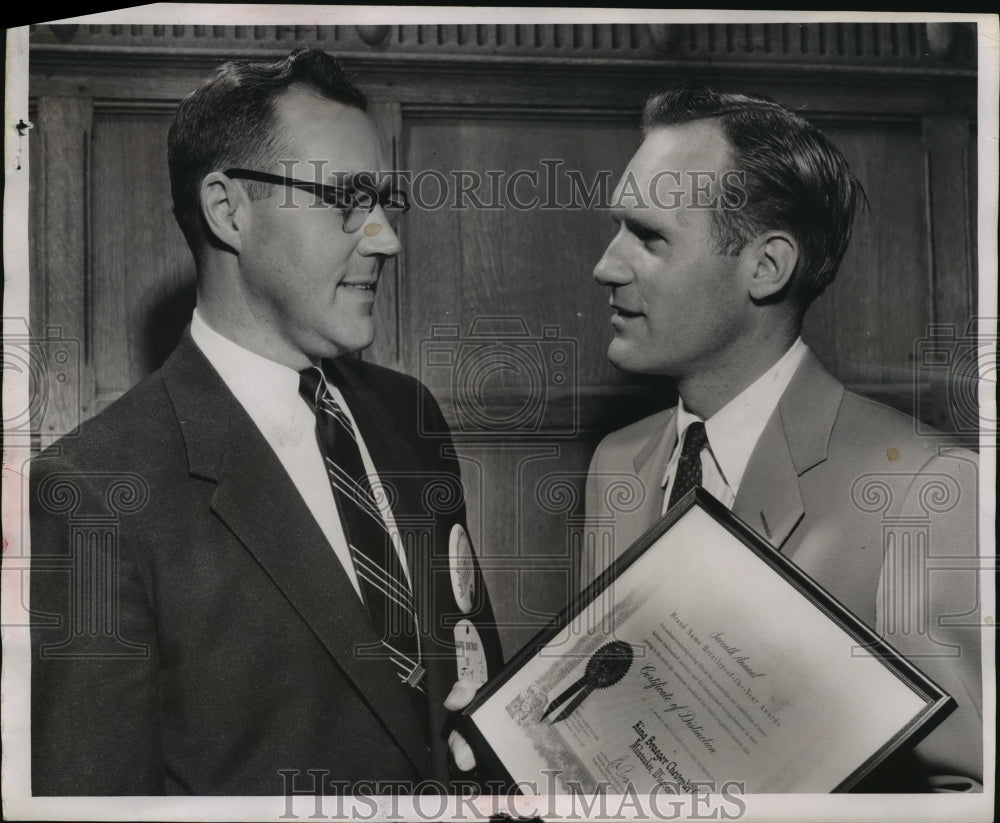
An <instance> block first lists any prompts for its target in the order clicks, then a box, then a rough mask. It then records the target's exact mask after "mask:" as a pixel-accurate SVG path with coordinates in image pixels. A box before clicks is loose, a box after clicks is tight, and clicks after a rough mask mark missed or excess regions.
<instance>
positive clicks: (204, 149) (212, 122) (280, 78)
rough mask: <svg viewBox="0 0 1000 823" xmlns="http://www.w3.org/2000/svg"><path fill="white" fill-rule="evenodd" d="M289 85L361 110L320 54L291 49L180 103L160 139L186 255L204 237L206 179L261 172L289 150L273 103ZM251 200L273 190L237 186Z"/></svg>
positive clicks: (223, 73)
mask: <svg viewBox="0 0 1000 823" xmlns="http://www.w3.org/2000/svg"><path fill="white" fill-rule="evenodd" d="M293 86H302V87H305V88H307V89H309V90H311V91H313V92H315V93H317V94H319V95H321V96H322V97H326V98H328V99H330V100H334V101H336V102H338V103H343V104H345V105H348V106H353V107H355V108H358V109H361V111H367V108H368V101H367V99H366V98H365V95H364V94H363V93H362V92H361V91H360V90H359V89H358V88H356V87H355V86H354V85H353V84H352V83H351V81H350V80H349V79H348V77H347V74H346V73H345V71H344V69H343V67H342V66H341V65H340V63H339V62H338V61H337V59H336V58H335V57H333V56H332V55H330V54H327V53H326V52H324V51H320V50H319V49H296V50H295V51H293V52H291V53H290V54H289V55H288V56H287V57H285V58H284V59H282V60H277V61H274V62H270V63H258V62H253V61H250V60H233V61H231V62H228V63H224V64H223V65H221V66H220V67H219V68H218V69H217V70H216V72H215V74H214V75H213V76H212V77H211V78H210V79H209V80H207V81H206V82H205V83H204V84H202V85H201V86H200V87H199V88H197V89H195V90H194V91H193V92H191V94H189V95H188V96H187V97H186V98H184V100H183V101H182V102H181V104H180V107H179V108H178V109H177V113H176V115H175V116H174V121H173V123H172V124H171V126H170V133H169V135H168V137H167V162H168V164H169V166H170V193H171V196H172V197H173V202H174V216H175V217H176V218H177V222H178V224H179V225H180V227H181V230H182V231H183V232H184V236H185V238H186V239H187V241H188V245H189V246H191V248H192V250H194V249H195V248H196V245H197V243H198V241H199V239H200V238H201V237H203V236H204V234H203V231H202V227H201V223H202V220H201V211H200V207H199V191H200V188H201V181H202V180H203V179H204V178H205V175H207V174H210V173H211V172H213V171H222V170H224V169H227V168H233V167H240V168H250V169H258V170H267V169H268V168H270V167H271V166H272V165H273V164H274V163H275V162H276V161H277V160H278V159H281V157H282V155H283V154H287V153H289V152H290V150H291V146H290V145H289V139H290V137H293V136H290V135H283V134H278V133H277V132H278V129H277V117H276V114H275V101H276V100H277V99H278V98H279V97H280V96H281V95H282V94H284V93H285V92H287V91H288V90H289V89H291V88H292V87H293ZM243 185H244V186H245V188H246V190H247V194H248V195H249V196H250V198H251V199H252V200H260V199H263V198H265V197H268V196H269V195H270V194H271V191H272V190H273V187H270V186H268V185H267V184H265V183H256V182H249V181H248V182H244V184H243Z"/></svg>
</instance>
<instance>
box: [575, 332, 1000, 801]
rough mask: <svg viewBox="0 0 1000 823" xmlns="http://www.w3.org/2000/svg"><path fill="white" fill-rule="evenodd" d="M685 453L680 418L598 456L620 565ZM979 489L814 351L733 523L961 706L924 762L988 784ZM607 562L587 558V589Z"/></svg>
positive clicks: (749, 473)
mask: <svg viewBox="0 0 1000 823" xmlns="http://www.w3.org/2000/svg"><path fill="white" fill-rule="evenodd" d="M676 441H677V424H676V420H675V416H674V409H670V410H667V411H664V412H660V413H658V414H655V415H652V416H651V417H647V418H645V419H644V420H640V421H639V422H637V423H634V424H633V425H631V426H628V427H626V428H624V429H621V430H619V431H616V432H613V433H612V434H610V435H608V436H607V437H606V438H604V440H603V441H602V442H601V443H600V445H599V446H598V448H597V451H596V452H595V453H594V456H593V459H592V461H591V465H590V474H589V477H588V481H587V514H588V519H591V522H596V521H598V520H600V521H601V522H603V523H605V524H607V523H612V524H613V526H612V528H613V531H614V555H615V556H616V557H617V556H618V555H620V554H622V553H623V552H624V551H625V550H626V549H627V548H628V547H629V546H630V545H631V544H632V543H633V542H634V541H635V540H636V539H637V538H638V537H639V536H640V535H641V534H642V533H643V532H644V531H646V529H648V528H649V527H650V526H651V525H652V524H653V523H655V522H656V520H657V519H658V518H659V517H660V508H661V505H662V502H663V489H662V488H661V485H660V484H661V481H662V478H663V473H664V469H665V467H666V464H667V461H668V459H669V457H670V455H671V453H672V452H673V449H674V445H675V443H676ZM628 483H632V484H633V488H632V489H631V490H628V491H624V492H623V489H626V488H627V484H628ZM977 489H978V461H977V457H976V455H974V454H973V453H971V452H969V451H966V450H964V449H957V448H951V447H949V446H948V444H947V441H945V440H944V439H943V438H941V437H926V436H920V435H918V434H917V433H916V427H915V421H914V420H913V419H912V418H910V417H908V416H906V415H904V414H900V413H899V412H897V411H894V410H892V409H889V408H887V407H885V406H882V405H880V404H879V403H876V402H874V401H871V400H868V399H866V398H863V397H859V396H858V395H855V394H853V393H851V392H848V391H846V390H845V389H844V386H843V385H842V384H841V383H840V382H839V381H837V380H836V379H835V378H834V377H833V376H831V375H830V374H829V373H828V372H827V371H826V370H825V369H824V368H823V366H822V365H821V364H820V362H819V361H818V360H817V359H816V357H815V356H814V355H813V354H812V353H811V352H810V353H809V354H808V355H807V357H806V358H805V360H804V361H803V362H802V364H801V365H800V366H799V368H798V370H797V371H796V373H795V375H794V377H793V378H792V381H791V383H790V384H789V386H788V388H787V389H786V390H785V393H784V394H783V395H782V397H781V400H780V401H779V403H778V407H777V409H776V410H775V412H774V413H773V415H772V416H771V418H770V419H769V420H768V422H767V425H766V426H765V428H764V431H763V433H762V434H761V437H760V440H759V441H758V442H757V445H756V447H755V448H754V451H753V453H752V455H751V457H750V461H749V463H748V465H747V468H746V472H745V474H744V476H743V480H742V483H741V485H740V488H739V491H738V493H737V496H736V500H735V503H734V505H733V512H734V513H735V514H736V515H737V516H738V517H740V518H741V519H742V520H743V521H745V522H746V523H747V524H748V525H749V526H750V527H751V528H752V529H754V530H755V531H756V532H757V533H759V534H760V535H761V536H762V537H763V538H764V539H766V540H767V541H768V542H769V543H770V544H771V545H772V546H774V547H775V548H777V549H779V550H780V551H781V552H782V554H783V555H784V556H785V557H787V558H789V559H790V560H792V561H793V562H794V563H795V564H796V565H798V566H799V567H800V568H801V569H803V571H805V572H806V573H807V574H809V575H810V576H811V577H812V578H813V579H815V580H816V581H817V582H818V583H819V584H820V585H822V586H823V587H824V588H826V589H827V591H829V592H830V593H831V594H833V595H834V596H835V597H836V598H837V599H838V600H840V601H841V602H842V603H843V604H844V605H845V606H847V607H848V608H849V609H850V610H851V611H853V612H854V613H855V614H856V615H857V616H858V617H859V618H860V619H861V620H863V621H864V622H865V623H867V624H868V625H869V626H871V627H873V628H874V629H875V630H876V631H877V632H878V633H879V634H881V635H882V636H883V637H884V638H885V639H886V640H887V641H888V642H889V643H890V644H892V645H893V646H894V647H896V648H897V649H898V650H899V651H900V652H902V653H903V654H904V655H906V656H907V657H908V658H909V659H910V660H911V661H912V662H913V663H914V664H915V665H917V666H918V667H919V668H920V669H921V670H923V671H924V672H925V673H926V674H927V675H928V676H929V677H930V678H931V679H933V680H934V681H936V682H937V683H938V685H940V686H941V687H942V688H944V689H945V690H946V691H947V692H948V693H949V694H951V695H952V696H953V697H954V698H955V700H956V701H957V702H958V709H957V710H956V711H955V712H954V713H953V714H952V715H951V716H949V717H948V718H947V719H946V720H945V721H944V722H943V723H942V724H941V725H940V726H939V727H938V728H937V729H936V730H934V731H933V732H932V733H931V734H930V735H928V737H927V738H926V739H925V740H924V741H923V742H921V743H920V744H919V745H918V746H917V748H916V749H915V755H916V757H917V758H918V759H919V760H920V761H922V762H921V764H920V765H921V769H922V770H924V769H926V772H927V774H936V775H961V776H964V777H968V778H972V779H974V780H975V781H977V782H981V781H982V771H983V765H982V763H983V756H982V754H983V753H982V682H981V675H980V671H981V669H980V657H981V654H980V634H981V633H980V628H979V615H978V607H979V586H978V579H979V578H978V566H977V563H978V556H977V555H978V525H977V512H978V504H977ZM610 560H611V558H609V557H604V558H597V557H594V556H589V557H585V558H584V559H583V576H584V581H583V582H584V584H586V583H588V582H589V581H590V580H591V579H593V577H595V576H596V575H597V574H598V573H599V572H600V571H601V570H602V569H603V568H604V567H605V566H606V565H608V562H610ZM933 779H934V780H936V781H938V782H940V778H933ZM959 785H961V783H959ZM970 785H972V784H970ZM972 788H976V786H975V785H972Z"/></svg>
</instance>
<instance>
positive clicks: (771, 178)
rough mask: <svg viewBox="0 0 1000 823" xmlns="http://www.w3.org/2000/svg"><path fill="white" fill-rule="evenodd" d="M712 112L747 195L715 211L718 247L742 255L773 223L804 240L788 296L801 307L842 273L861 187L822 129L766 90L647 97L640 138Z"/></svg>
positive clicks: (684, 91) (690, 90) (862, 199)
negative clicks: (743, 200)
mask: <svg viewBox="0 0 1000 823" xmlns="http://www.w3.org/2000/svg"><path fill="white" fill-rule="evenodd" d="M707 119H711V120H716V121H717V122H718V123H719V126H720V128H721V129H722V132H723V134H724V135H725V137H726V140H727V141H728V143H729V146H730V148H731V151H732V155H733V157H732V159H733V163H734V165H735V168H736V170H737V171H739V172H741V173H742V174H743V186H744V189H745V192H746V195H747V200H746V203H745V205H744V206H743V207H742V208H739V209H730V210H727V209H716V210H715V211H714V212H713V218H714V220H715V235H716V241H717V247H718V248H717V250H718V251H719V252H720V253H722V254H734V255H735V254H739V253H740V251H742V250H743V249H744V248H745V247H746V245H747V243H748V242H750V241H751V240H752V239H753V238H754V237H756V236H758V235H759V234H760V233H762V232H764V231H767V230H768V229H781V230H784V231H787V232H788V233H789V234H791V235H792V236H793V237H794V238H795V239H796V241H798V245H799V260H798V263H797V265H796V267H795V272H794V273H793V276H792V283H791V286H790V295H791V296H792V297H793V298H794V299H795V300H796V301H797V302H798V303H799V304H800V305H801V306H802V308H803V310H804V309H805V308H806V307H808V305H809V304H810V303H812V301H813V300H815V299H816V298H817V297H818V296H819V295H820V294H822V292H823V290H824V289H825V288H826V287H827V286H828V285H829V284H830V283H831V282H832V281H833V278H834V275H836V273H837V269H838V267H839V266H840V261H841V259H842V258H843V256H844V252H845V251H846V250H847V244H848V242H849V241H850V238H851V228H852V226H853V224H854V216H855V213H856V212H857V211H858V209H859V208H860V207H861V206H862V204H867V197H866V195H865V193H864V189H863V188H862V187H861V184H860V183H859V182H858V180H857V179H856V178H855V177H854V175H853V174H851V170H850V169H849V168H848V165H847V161H846V160H845V159H844V156H843V155H842V154H841V153H840V151H839V150H838V149H837V147H836V146H834V145H833V143H832V142H831V141H830V139H829V138H828V137H827V136H826V135H825V134H823V132H821V131H820V130H819V129H817V128H816V127H815V126H813V125H811V124H810V123H808V122H806V121H805V120H804V119H803V118H802V117H800V116H799V115H797V114H794V113H792V112H790V111H788V109H786V108H784V107H783V106H781V105H779V104H778V103H777V102H775V101H774V100H771V99H770V98H768V97H763V96H758V95H748V94H728V93H720V92H715V91H712V90H710V89H705V88H701V87H697V86H680V87H678V88H675V89H671V90H669V91H666V92H662V93H660V94H655V95H653V96H652V97H650V98H649V100H648V101H647V103H646V108H645V111H644V112H643V116H642V131H643V137H645V136H646V135H647V134H648V133H649V132H650V131H651V130H653V129H656V128H658V127H661V126H673V125H680V124H684V123H690V122H693V121H696V120H707Z"/></svg>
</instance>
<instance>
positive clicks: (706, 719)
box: [466, 489, 955, 794]
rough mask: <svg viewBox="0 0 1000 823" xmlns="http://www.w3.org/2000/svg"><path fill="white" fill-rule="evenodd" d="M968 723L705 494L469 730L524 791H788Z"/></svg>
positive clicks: (570, 616) (597, 591) (561, 621)
mask: <svg viewBox="0 0 1000 823" xmlns="http://www.w3.org/2000/svg"><path fill="white" fill-rule="evenodd" d="M954 708H955V702H954V700H953V699H952V698H951V697H949V696H948V695H947V694H946V693H944V692H943V691H942V690H941V689H940V688H938V687H937V686H936V685H935V684H934V683H933V682H932V681H930V680H929V679H928V678H927V677H925V676H924V675H923V674H922V673H921V672H920V671H919V670H918V669H916V668H915V667H914V666H913V665H912V664H910V663H909V662H908V661H906V660H905V659H904V658H903V657H902V656H900V655H899V654H898V653H896V652H895V651H894V650H893V649H892V648H890V647H889V646H888V645H887V644H885V643H884V642H883V641H881V640H880V639H879V638H878V637H877V636H876V634H875V633H874V632H873V631H872V630H871V629H869V628H868V627H867V626H866V625H864V624H863V623H862V622H861V621H860V620H859V619H858V618H856V617H855V616H854V615H852V614H851V613H850V612H849V611H847V609H845V608H844V607H843V606H842V605H841V604H840V603H838V602H837V601H836V600H835V599H834V598H833V597H832V596H831V595H830V594H828V593H827V592H826V591H825V590H824V589H822V588H821V587H820V586H818V585H817V584H816V583H815V582H814V581H813V580H812V579H810V578H809V577H808V576H807V575H805V574H804V573H803V572H802V571H801V570H800V569H798V568H797V567H796V566H795V565H794V564H792V563H791V562H790V561H789V560H787V559H786V558H784V557H783V556H782V555H781V554H780V553H779V552H777V551H776V550H775V549H773V548H772V547H771V546H770V545H768V544H767V543H765V542H764V541H763V540H761V539H760V538H759V537H758V536H757V535H756V534H755V533H754V532H753V531H752V530H750V529H749V528H748V527H747V526H745V525H744V524H743V523H742V522H741V521H740V520H738V519H737V518H736V517H735V516H734V515H733V514H732V513H730V512H729V511H728V510H727V509H725V507H723V506H722V505H721V504H719V503H718V501H716V500H715V499H714V498H712V497H711V496H710V495H708V494H707V493H705V492H704V491H702V490H700V489H698V490H696V491H695V492H692V493H691V494H690V495H689V496H688V497H687V498H685V500H684V501H683V502H682V503H681V504H680V505H679V506H677V507H675V508H674V509H673V510H672V511H671V512H669V513H668V514H667V515H666V516H665V517H663V518H662V519H661V520H660V521H659V522H658V523H656V524H655V525H654V526H653V527H652V528H651V529H650V530H649V531H647V532H646V534H645V535H643V537H642V538H640V539H639V540H638V541H637V542H636V543H635V545H633V546H632V547H631V548H630V549H629V550H628V551H627V552H626V553H625V554H624V555H622V557H620V558H619V559H618V560H617V562H615V563H614V564H613V566H611V567H610V568H609V569H608V570H607V571H605V572H604V574H602V575H601V576H600V577H599V578H598V579H597V580H596V581H594V583H592V584H591V585H590V586H589V587H588V588H587V589H586V590H585V591H584V592H583V593H582V594H581V595H580V596H579V597H578V598H577V599H576V600H575V601H574V602H573V603H572V604H570V606H569V607H567V608H566V609H565V610H564V611H563V613H562V614H561V615H560V616H559V617H558V618H557V619H556V620H555V621H554V622H553V624H552V625H550V626H549V627H547V628H546V629H545V630H543V631H542V632H541V633H540V634H539V635H538V636H537V637H536V638H535V639H534V640H533V641H532V642H531V643H530V644H529V645H528V646H527V647H525V648H524V649H522V650H521V651H520V652H519V653H518V654H517V655H516V656H515V657H514V659H513V660H511V662H510V663H509V664H508V665H507V666H506V667H505V669H504V671H503V672H502V673H501V674H500V676H499V677H498V678H497V679H496V680H495V681H494V682H493V683H491V684H490V685H489V686H488V687H487V688H486V689H485V690H484V691H483V693H481V694H480V695H479V697H478V698H477V700H476V701H475V703H473V704H472V705H471V706H470V707H469V708H468V709H467V710H466V718H467V721H468V728H467V732H468V734H469V737H470V742H471V743H472V745H473V748H474V749H475V750H476V752H477V758H480V759H481V761H482V763H483V766H485V767H486V768H492V769H495V770H497V771H498V772H499V774H501V775H503V776H504V777H507V778H509V779H510V780H511V782H512V783H517V782H521V781H527V782H534V783H536V784H537V783H539V782H541V783H543V784H545V785H552V784H551V781H552V780H555V784H556V785H557V786H558V789H559V791H560V792H561V793H567V794H569V793H580V792H585V793H593V792H595V791H600V790H602V789H603V790H604V791H606V792H608V793H609V794H622V793H625V792H627V791H630V790H634V791H637V792H652V791H662V792H676V793H678V794H684V793H690V792H693V791H702V792H704V791H706V787H708V789H707V790H709V791H711V790H712V788H711V787H714V790H715V791H720V790H721V789H722V787H723V786H725V785H726V784H730V785H732V784H739V785H740V787H741V790H742V791H744V792H748V793H784V792H831V791H845V790H847V789H849V788H850V787H851V786H853V785H854V784H855V783H857V782H858V780H860V779H861V778H862V777H863V776H864V775H865V774H867V773H868V772H869V771H871V769H873V768H874V767H875V766H876V765H878V764H879V763H880V762H882V761H883V760H884V759H885V758H886V757H887V756H888V755H889V754H891V753H892V752H893V751H894V750H896V749H897V748H899V747H900V746H903V745H904V744H912V743H915V742H916V741H917V740H918V739H919V738H921V737H922V736H924V735H925V734H927V733H928V732H929V731H930V730H931V729H932V728H933V727H934V726H936V725H937V724H938V723H940V722H941V720H943V719H944V717H945V716H946V715H947V714H948V713H949V712H951V711H952V710H953V709H954ZM546 781H549V782H548V783H546Z"/></svg>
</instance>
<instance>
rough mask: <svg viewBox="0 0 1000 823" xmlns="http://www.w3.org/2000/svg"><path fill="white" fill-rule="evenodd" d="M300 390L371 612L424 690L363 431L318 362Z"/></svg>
mask: <svg viewBox="0 0 1000 823" xmlns="http://www.w3.org/2000/svg"><path fill="white" fill-rule="evenodd" d="M299 378H300V379H299V393H300V394H301V395H302V397H303V398H304V399H305V401H306V402H307V403H308V404H309V406H310V407H311V408H312V410H313V412H314V413H315V415H316V439H317V441H319V447H320V452H321V453H322V455H323V460H324V463H325V465H326V473H327V476H328V477H329V478H330V485H331V487H332V488H333V497H334V500H336V501H337V509H338V511H339V513H340V522H341V523H342V525H343V527H344V535H345V536H346V538H347V545H348V547H349V548H350V552H351V559H352V561H353V562H354V570H355V572H356V574H357V578H358V583H359V586H360V588H361V598H362V600H363V601H364V604H365V608H366V609H367V610H368V615H369V616H370V617H371V620H372V623H373V624H374V626H375V630H376V632H378V634H379V635H380V637H381V642H382V645H383V646H385V650H386V655H387V656H388V657H389V659H390V660H391V661H392V663H393V664H394V665H395V667H396V670H397V671H396V673H397V675H398V676H399V679H400V680H401V681H402V682H404V683H406V684H407V685H408V686H413V687H414V688H416V689H419V690H420V691H421V692H423V683H422V681H423V676H424V667H423V666H422V665H421V659H420V638H419V635H418V631H417V615H416V610H415V609H414V604H413V591H412V589H411V588H410V584H409V582H408V581H407V579H406V575H405V573H404V572H403V566H402V563H401V562H400V559H399V555H398V554H397V553H396V549H395V547H394V545H393V543H392V539H391V537H390V535H389V530H388V528H387V526H386V523H385V520H384V519H383V518H382V513H381V512H380V511H379V507H378V503H377V502H376V500H375V495H374V494H373V493H372V487H371V484H370V483H369V481H368V473H367V471H365V466H364V462H363V460H362V458H361V450H360V448H359V447H358V435H357V433H356V432H355V430H354V426H353V425H352V424H351V420H350V418H349V417H348V416H347V415H346V414H345V413H344V410H343V409H342V408H340V406H339V405H338V404H337V401H336V400H335V399H334V397H333V394H332V393H331V391H330V388H329V385H328V384H327V380H326V378H325V377H324V374H323V372H322V371H321V370H320V368H319V367H318V366H311V367H310V368H308V369H304V370H303V371H301V372H299Z"/></svg>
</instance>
